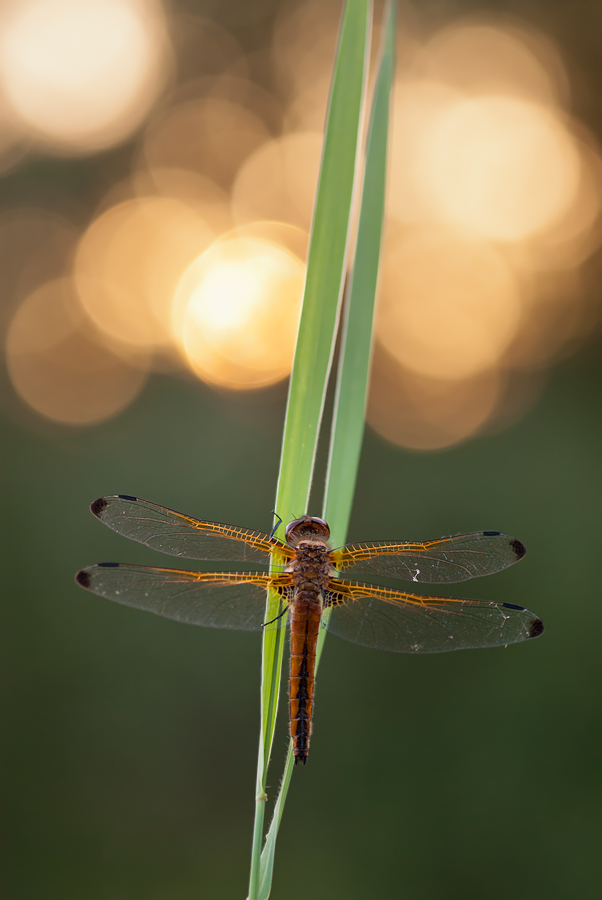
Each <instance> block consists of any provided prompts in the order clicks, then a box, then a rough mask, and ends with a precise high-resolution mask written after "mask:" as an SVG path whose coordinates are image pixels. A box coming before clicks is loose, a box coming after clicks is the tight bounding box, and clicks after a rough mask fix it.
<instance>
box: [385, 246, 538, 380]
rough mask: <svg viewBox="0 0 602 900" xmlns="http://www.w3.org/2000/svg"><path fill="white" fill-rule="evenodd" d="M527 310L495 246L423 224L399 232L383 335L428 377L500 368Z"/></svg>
mask: <svg viewBox="0 0 602 900" xmlns="http://www.w3.org/2000/svg"><path fill="white" fill-rule="evenodd" d="M520 313H521V307H520V294H519V290H518V286H517V283H516V280H515V278H514V276H513V274H512V271H511V269H510V267H509V266H508V265H507V263H506V262H505V260H504V258H503V257H502V255H501V254H500V253H499V252H498V251H497V250H496V249H494V248H493V247H491V246H488V245H486V244H482V243H480V242H474V241H469V240H463V239H462V237H461V236H458V235H457V234H454V233H453V232H452V233H450V232H446V231H439V232H436V231H431V230H424V231H418V232H415V233H411V234H407V235H405V236H404V235H401V236H399V237H398V240H397V242H396V243H395V244H394V247H393V248H391V249H390V251H389V253H387V255H386V258H385V265H384V271H383V278H382V297H381V303H380V306H379V309H378V316H377V321H376V335H377V339H378V340H379V341H380V343H381V344H382V345H383V346H384V347H385V348H386V349H387V351H388V352H389V353H390V354H391V356H392V357H394V358H395V359H397V360H398V361H399V363H401V364H402V365H404V366H405V367H406V368H408V369H411V370H412V371H414V372H417V373H420V374H421V375H423V376H428V377H431V378H451V379H461V378H468V377H470V376H472V375H474V374H476V373H478V372H481V371H483V370H485V369H489V368H492V367H495V366H496V365H498V363H499V361H500V357H501V356H502V354H503V353H504V351H505V350H506V348H507V347H508V345H509V344H510V342H511V340H512V339H513V337H514V335H515V333H516V330H517V327H518V324H519V321H520Z"/></svg>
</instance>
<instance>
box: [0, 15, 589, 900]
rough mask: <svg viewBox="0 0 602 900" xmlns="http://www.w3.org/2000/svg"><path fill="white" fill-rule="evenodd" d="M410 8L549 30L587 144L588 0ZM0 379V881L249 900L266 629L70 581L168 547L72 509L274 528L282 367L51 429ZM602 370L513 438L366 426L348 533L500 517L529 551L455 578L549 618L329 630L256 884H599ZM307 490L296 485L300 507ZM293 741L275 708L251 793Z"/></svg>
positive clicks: (91, 892)
mask: <svg viewBox="0 0 602 900" xmlns="http://www.w3.org/2000/svg"><path fill="white" fill-rule="evenodd" d="M244 6H245V4H240V9H242V8H243V7H244ZM278 6H279V4H277V3H276V2H272V3H268V2H266V3H263V4H257V9H256V15H254V16H251V15H249V17H248V21H245V18H244V16H243V17H242V18H241V17H240V16H238V17H237V15H236V13H237V10H239V6H237V4H235V3H224V4H221V5H220V4H215V3H214V4H210V3H208V4H204V3H201V2H198V3H192V2H191V3H188V4H187V7H188V9H189V10H191V9H192V10H193V11H194V12H198V13H202V14H203V15H205V16H212V17H214V18H215V19H216V20H217V21H221V23H222V24H225V25H226V26H227V27H228V28H230V29H233V31H234V33H235V34H236V36H237V38H238V40H239V41H240V42H241V43H242V44H243V45H244V46H245V47H246V49H247V50H248V51H252V50H253V49H254V48H261V47H262V46H263V45H264V43H265V42H267V40H268V36H269V33H270V28H271V20H272V17H273V16H275V15H276V13H277V12H278ZM423 6H424V9H422V10H421V16H422V17H423V20H424V27H425V28H431V27H436V26H438V25H439V24H441V23H442V22H445V21H447V20H448V19H452V18H453V17H456V16H459V15H464V14H466V13H472V12H474V11H479V12H482V11H484V10H485V11H494V12H496V13H499V12H500V11H502V12H504V13H510V14H512V15H514V16H517V17H520V19H521V21H522V22H523V23H524V22H526V23H529V24H532V25H534V26H536V27H538V28H540V29H542V30H543V31H544V33H546V34H548V35H549V36H550V37H551V38H553V39H554V40H555V41H556V42H557V44H558V46H559V47H560V48H561V51H562V54H563V59H564V61H565V64H566V66H567V69H568V71H569V74H570V76H571V79H572V83H573V85H574V86H575V92H574V98H573V100H574V108H576V109H577V110H578V113H579V115H580V116H581V117H582V119H583V120H584V121H585V122H586V123H587V125H588V127H589V128H590V129H591V130H592V131H593V132H594V133H595V134H596V133H597V134H598V136H600V134H601V132H602V108H601V107H600V99H599V98H600V96H602V90H601V89H602V71H601V69H600V63H599V60H600V58H601V56H600V51H601V49H602V28H601V26H602V16H601V13H600V8H599V6H598V5H596V4H594V3H587V2H584V3H580V4H570V5H568V4H563V3H559V4H556V3H550V2H545V3H543V2H540V0H532V2H529V3H527V2H519V0H516V2H514V3H495V4H493V3H491V4H489V5H487V6H486V5H485V4H484V3H482V2H481V3H468V2H456V3H443V4H441V3H438V2H437V3H435V2H427V3H425V4H423ZM253 8H255V4H253ZM128 152H129V148H128V145H126V146H123V147H119V148H117V149H115V150H111V151H107V152H106V153H105V154H103V155H100V156H92V157H85V158H83V159H77V160H73V161H70V160H65V159H48V158H44V159H40V160H37V161H32V162H31V163H28V164H27V165H26V166H24V167H23V168H21V169H20V170H18V171H16V172H14V173H12V174H8V175H7V176H6V177H5V178H4V180H3V182H0V198H3V199H4V202H5V203H6V204H9V205H10V204H14V203H21V204H22V203H27V202H32V201H33V200H34V199H35V201H36V203H37V204H38V205H40V204H41V203H44V202H45V203H47V204H48V206H49V208H54V207H53V204H54V205H56V206H58V205H59V204H60V203H68V202H70V201H73V204H74V206H77V208H79V209H84V210H85V209H92V208H93V207H94V204H95V203H96V202H97V201H98V198H99V196H100V195H101V194H102V192H103V190H106V189H107V187H108V186H109V185H110V183H111V182H112V181H113V180H116V179H117V178H118V177H119V174H120V172H124V173H125V171H126V170H127V165H128V160H129V156H128ZM57 198H59V199H57ZM599 276H600V261H599V258H598V257H594V258H593V259H592V260H590V262H589V263H588V265H587V267H586V269H585V271H584V275H583V278H584V283H585V285H586V289H587V291H588V292H589V294H590V295H591V296H592V298H593V299H594V301H595V300H596V298H597V296H598V293H599V283H600V278H599ZM2 377H3V383H2V391H1V393H2V398H3V410H4V412H3V419H2V442H1V446H2V452H3V476H4V477H3V479H2V482H3V487H2V516H1V524H2V544H1V547H2V570H1V572H2V574H1V577H2V596H3V602H2V607H3V629H2V631H3V651H2V656H3V658H4V660H5V669H6V673H5V677H4V679H3V681H4V683H5V685H6V697H5V704H4V708H5V724H4V727H3V732H4V742H5V751H4V765H3V770H4V782H5V784H4V790H5V795H6V802H5V815H6V826H5V831H6V834H5V846H6V851H7V857H8V864H7V866H6V870H7V875H6V884H7V894H6V896H7V897H10V898H11V900H37V898H44V900H50V898H55V897H56V898H61V900H70V898H73V900H75V898H78V900H79V898H81V897H86V898H90V900H96V898H98V900H130V898H131V900H138V898H141V900H167V898H169V900H193V898H199V897H203V898H204V897H208V898H209V897H211V898H229V897H238V898H243V897H245V896H246V885H247V878H248V863H249V854H250V839H251V828H252V815H253V787H254V778H255V763H256V752H257V740H258V706H259V672H260V637H259V636H258V635H249V634H234V633H232V634H230V633H226V632H218V631H209V630H203V629H195V628H189V627H185V626H181V625H178V624H176V623H173V622H169V621H163V620H161V619H159V618H155V617H153V616H150V615H146V614H143V613H140V612H137V611H135V610H131V609H127V608H125V607H118V606H113V605H111V604H110V603H107V602H105V601H103V600H101V599H97V598H94V597H92V596H90V595H87V594H85V593H84V592H83V591H81V590H80V589H78V588H77V587H76V585H75V583H74V582H73V573H74V572H75V571H76V570H77V569H78V568H79V567H81V566H82V565H86V564H90V563H93V562H96V561H100V560H106V559H115V560H121V561H124V562H139V563H155V564H157V563H158V564H160V565H164V564H169V563H168V561H167V559H166V558H163V557H161V558H158V557H157V555H156V554H153V553H151V552H150V551H146V550H145V549H144V548H142V547H140V546H138V545H136V544H130V543H128V542H127V541H125V540H124V539H122V538H119V537H118V536H117V535H115V534H113V533H112V532H110V531H109V530H108V529H106V528H103V526H101V525H100V523H99V522H97V521H96V520H95V519H94V518H93V517H92V516H91V515H90V513H89V512H88V511H87V509H88V505H89V503H90V502H91V501H92V500H93V499H95V498H96V497H98V496H101V495H103V494H112V493H120V492H123V493H131V494H135V495H138V496H141V497H144V498H147V499H149V500H153V501H155V502H157V503H160V504H163V505H166V506H169V507H172V508H174V509H177V510H181V511H183V512H187V513H190V514H192V515H197V516H199V517H202V518H207V519H213V520H218V521H224V522H232V523H236V524H240V525H243V526H247V527H251V528H261V529H268V528H269V527H270V524H271V521H272V517H271V512H270V510H271V508H272V504H273V498H274V492H275V479H276V474H277V467H278V456H279V450H280V437H281V428H282V421H283V413H284V403H285V396H286V391H285V386H283V385H282V384H281V385H278V386H275V387H272V388H270V389H268V390H266V391H263V392H261V393H257V394H254V395H243V396H236V395H232V394H227V393H218V392H214V391H212V390H211V389H210V388H208V387H206V386H204V385H202V384H201V383H200V382H193V381H192V380H182V379H176V378H172V377H170V376H169V375H161V374H158V375H155V376H153V378H152V379H151V381H150V382H149V383H148V384H147V386H146V388H145V389H144V391H143V393H142V394H141V396H140V397H139V398H138V399H137V401H136V402H135V404H134V405H133V406H131V407H130V408H129V409H128V410H127V411H126V412H125V413H123V414H122V415H120V416H118V417H116V418H114V419H112V420H111V421H109V422H106V423H105V424H101V425H96V426H93V427H88V428H71V427H68V426H60V425H53V424H52V423H50V422H47V421H45V420H43V419H42V418H40V417H38V416H36V414H35V413H33V412H30V411H27V409H26V408H25V406H24V405H22V404H21V403H20V401H19V400H18V399H17V398H16V396H15V395H14V394H13V392H12V388H11V387H10V384H9V382H8V379H7V377H6V376H5V375H3V376H2ZM601 386H602V365H601V363H600V354H599V339H598V336H597V333H596V331H595V329H594V330H592V333H591V335H590V338H589V340H588V341H587V342H586V343H584V344H581V345H580V346H579V348H578V350H577V352H575V353H574V354H573V355H572V356H568V355H567V358H565V359H564V360H563V361H562V362H559V363H558V364H557V365H556V366H555V367H554V368H553V369H552V370H551V372H550V374H549V379H548V382H547V385H546V387H545V389H544V391H543V393H542V396H541V398H540V399H539V401H538V402H537V404H536V405H535V406H534V407H533V408H532V409H530V411H529V412H528V413H527V414H526V415H525V416H524V417H523V418H522V419H521V420H520V421H518V422H516V423H515V424H513V425H512V426H511V427H508V428H507V429H506V430H503V431H497V432H494V433H489V434H485V435H482V436H480V437H477V438H474V439H472V440H470V441H468V442H467V443H464V444H462V445H460V446H456V447H452V448H450V449H447V450H443V451H439V452H436V453H422V454H421V453H417V452H412V451H408V450H403V449H401V448H399V447H396V446H394V445H393V444H390V443H387V442H386V441H384V440H383V439H382V438H380V437H378V436H377V435H376V434H375V433H374V432H372V431H370V430H368V431H367V434H366V439H365V446H364V450H363V454H362V460H361V468H360V474H359V480H358V488H357V495H356V502H355V506H354V511H353V517H352V522H351V527H350V533H349V538H350V540H375V539H379V538H402V539H413V538H414V539H421V538H430V537H436V536H439V535H442V534H452V533H458V532H463V531H473V530H481V529H484V530H487V529H498V530H501V531H505V532H508V533H511V534H514V535H516V536H517V537H519V538H520V540H522V541H523V542H524V543H525V544H526V546H527V550H528V553H527V557H526V558H525V560H524V561H523V562H521V564H520V565H519V566H516V567H514V568H513V569H511V570H508V571H506V572H503V573H500V574H498V575H496V576H494V577H492V578H489V579H486V580H484V581H482V582H475V583H474V584H473V583H471V584H469V585H466V586H464V587H463V589H462V591H460V592H459V594H460V595H462V594H464V595H466V596H473V597H480V598H482V599H487V600H506V601H510V602H515V603H518V604H522V605H525V606H528V607H529V608H530V609H532V610H533V611H535V612H537V613H538V614H539V615H540V616H541V617H542V618H543V620H544V622H545V624H546V632H545V634H544V636H543V637H542V638H541V639H540V640H538V641H534V642H532V643H529V644H525V645H519V646H513V647H510V648H508V649H506V650H487V651H472V652H466V653H457V654H449V655H441V656H425V657H416V658H409V657H404V656H397V655H394V654H386V653H378V652H375V651H369V650H365V649H363V648H360V647H357V646H354V645H351V644H346V643H345V642H342V641H339V640H338V639H336V638H334V637H333V638H332V639H329V640H328V642H327V645H326V650H325V654H324V657H323V662H322V664H321V669H320V674H319V680H318V687H317V705H316V715H315V724H314V737H313V739H312V752H311V755H310V758H309V761H308V766H307V767H306V768H305V769H303V770H301V771H297V772H295V776H294V779H293V784H292V788H291V793H290V797H289V801H288V804H287V808H286V811H285V817H284V821H283V825H282V829H281V834H280V838H279V845H278V850H277V855H276V870H275V877H274V886H273V893H272V896H273V897H274V898H280V897H286V898H287V900H297V898H299V900H301V898H312V900H322V898H324V900H326V898H343V897H344V898H346V900H356V898H357V900H359V898H365V897H369V896H370V897H404V898H406V897H407V898H412V900H441V898H445V900H473V898H474V900H481V898H483V897H487V898H490V900H498V898H499V900H506V898H509V897H513V898H515V900H527V898H532V897H533V896H535V895H538V896H539V895H541V896H545V897H547V898H550V900H555V898H558V900H561V898H563V900H564V898H567V897H578V898H580V900H589V898H597V897H598V896H599V893H600V883H601V881H602V855H601V853H600V846H601V839H602V768H601V764H600V752H601V738H602V727H601V710H600V699H599V698H600V687H599V685H600V682H601V679H602V655H601V653H600V634H601V629H600V626H601V624H602V621H601V619H602V616H601V612H600V604H599V587H598V579H599V568H600V566H599V560H600V552H599V540H600V537H599V535H600V514H599V506H600V503H599V497H600V458H601V452H602V427H601V424H600V415H599V408H600V403H599V395H600V388H601ZM318 499H319V479H318V485H317V489H316V504H315V510H317V509H318V508H319V506H318ZM315 510H314V511H315ZM300 512H302V511H300V510H279V513H280V514H281V515H282V516H283V517H284V518H286V517H290V516H292V515H294V514H299V513H300ZM286 740H287V738H286V723H285V721H284V719H282V720H281V722H280V724H279V733H278V735H277V739H276V742H275V752H274V758H273V775H272V780H271V784H272V793H273V794H275V793H276V788H277V784H278V779H279V772H280V767H281V765H282V763H283V761H284V756H285V750H286Z"/></svg>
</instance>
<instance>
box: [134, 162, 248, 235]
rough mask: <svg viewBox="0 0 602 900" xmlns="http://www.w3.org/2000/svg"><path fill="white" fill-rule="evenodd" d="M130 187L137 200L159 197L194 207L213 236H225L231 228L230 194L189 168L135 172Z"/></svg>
mask: <svg viewBox="0 0 602 900" xmlns="http://www.w3.org/2000/svg"><path fill="white" fill-rule="evenodd" d="M131 187H132V190H133V192H134V194H135V195H136V196H138V197H148V196H152V195H153V194H157V195H158V196H161V197H167V198H169V199H172V200H177V201H179V202H180V203H183V204H184V205H185V206H190V207H192V209H194V210H195V211H196V212H197V213H198V214H199V215H200V216H201V218H202V219H203V221H204V222H206V223H207V224H208V225H209V227H210V229H211V230H212V231H213V232H214V234H223V233H224V232H225V231H229V229H230V228H232V213H231V209H230V198H229V196H228V194H227V193H226V191H224V190H223V188H221V187H219V185H217V184H216V183H215V182H214V181H211V179H209V178H207V177H206V176H205V175H201V174H200V173H198V172H191V171H189V170H187V169H161V168H154V169H152V170H148V169H140V170H138V171H136V172H135V173H134V175H133V177H132V180H131Z"/></svg>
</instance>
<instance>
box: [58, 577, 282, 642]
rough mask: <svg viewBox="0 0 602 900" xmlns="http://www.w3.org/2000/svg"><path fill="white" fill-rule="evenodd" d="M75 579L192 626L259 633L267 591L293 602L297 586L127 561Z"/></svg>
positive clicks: (90, 588) (119, 600)
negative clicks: (137, 564)
mask: <svg viewBox="0 0 602 900" xmlns="http://www.w3.org/2000/svg"><path fill="white" fill-rule="evenodd" d="M75 580H76V581H77V583H78V584H79V585H81V587H83V588H86V590H88V591H92V593H93V594H98V596H99V597H106V598H107V599H108V600H114V601H115V602H116V603H122V604H123V605H124V606H134V607H136V609H145V610H147V611H148V612H152V613H156V615H158V616H165V618H167V619H175V620H176V621H177V622H186V623H187V624H189V625H204V626H206V627H207V628H233V629H235V630H238V631H258V630H259V629H260V628H261V626H262V625H263V623H264V617H265V602H266V591H267V589H268V588H269V587H272V588H274V590H276V591H277V592H278V593H279V594H280V596H281V597H282V599H283V600H284V601H288V597H289V595H290V593H291V584H292V578H291V576H290V575H276V576H269V575H265V574H263V573H261V572H240V573H239V572H188V571H185V570H179V569H159V568H152V567H150V566H130V565H123V564H121V563H100V565H97V566H88V568H86V569H82V570H81V571H80V572H78V573H77V575H76V576H75ZM280 624H282V621H281V622H280Z"/></svg>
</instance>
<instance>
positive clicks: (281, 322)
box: [174, 237, 305, 390]
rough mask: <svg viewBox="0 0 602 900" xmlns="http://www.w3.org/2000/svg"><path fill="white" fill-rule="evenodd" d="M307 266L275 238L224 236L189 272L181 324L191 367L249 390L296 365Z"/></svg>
mask: <svg viewBox="0 0 602 900" xmlns="http://www.w3.org/2000/svg"><path fill="white" fill-rule="evenodd" d="M304 278H305V266H304V264H303V263H302V262H301V260H300V259H299V258H298V257H296V256H294V255H293V254H292V253H290V252H289V251H288V250H286V249H284V248H283V247H281V246H277V245H276V244H274V243H272V242H271V241H267V240H263V239H259V238H255V237H229V238H226V239H224V240H222V241H218V242H217V243H216V244H214V245H213V246H212V247H210V249H209V250H208V251H207V252H206V253H204V254H203V255H202V256H200V257H199V259H198V260H196V261H195V262H194V263H193V264H192V266H191V267H190V268H189V269H188V271H187V272H186V274H185V275H184V277H183V279H182V281H181V283H180V287H179V289H178V295H177V298H176V304H175V307H174V317H175V330H176V332H177V334H178V335H179V336H180V341H181V345H182V348H183V350H184V352H185V354H186V356H187V359H188V362H189V364H190V367H191V369H192V370H193V371H194V372H195V373H196V375H198V376H199V377H200V378H202V379H203V380H205V381H207V382H209V383H210V384H214V385H216V386H219V387H224V388H229V389H232V390H244V389H253V388H260V387H265V386H267V385H269V384H273V383H275V382H276V381H280V380H281V379H282V378H285V377H286V376H287V375H288V374H289V372H290V368H291V364H292V359H293V352H294V348H295V341H296V336H297V327H298V322H299V314H300V311H301V296H302V292H303V284H304Z"/></svg>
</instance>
